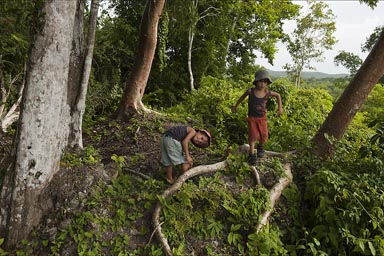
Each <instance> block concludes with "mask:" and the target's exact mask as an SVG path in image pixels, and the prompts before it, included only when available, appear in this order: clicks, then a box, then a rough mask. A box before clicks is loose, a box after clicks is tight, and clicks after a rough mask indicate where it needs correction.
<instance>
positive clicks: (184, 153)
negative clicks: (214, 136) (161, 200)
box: [160, 126, 211, 184]
mask: <svg viewBox="0 0 384 256" xmlns="http://www.w3.org/2000/svg"><path fill="white" fill-rule="evenodd" d="M189 142H192V144H193V145H195V146H196V147H199V148H207V147H209V145H210V144H211V134H210V133H209V132H208V131H207V130H195V129H193V128H192V127H189V126H174V127H172V128H170V129H168V130H167V131H166V132H165V133H164V136H163V137H162V138H161V141H160V151H161V163H162V164H163V165H164V166H165V173H166V180H167V181H168V183H170V184H173V182H174V179H173V170H172V166H173V165H179V164H181V165H182V166H181V169H182V171H183V172H186V171H188V169H189V168H191V167H192V166H193V160H192V157H191V155H190V154H189V148H188V144H189Z"/></svg>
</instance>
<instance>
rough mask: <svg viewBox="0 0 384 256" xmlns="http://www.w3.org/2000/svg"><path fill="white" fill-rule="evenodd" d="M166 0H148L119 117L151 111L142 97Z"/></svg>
mask: <svg viewBox="0 0 384 256" xmlns="http://www.w3.org/2000/svg"><path fill="white" fill-rule="evenodd" d="M164 4H165V0H147V4H146V7H145V10H144V14H143V17H142V19H141V24H140V34H139V45H138V48H137V52H136V57H135V61H134V63H133V67H132V71H131V74H130V76H129V78H128V81H127V83H126V85H125V89H124V93H123V97H122V99H121V101H120V106H119V109H118V111H117V118H120V119H127V118H129V117H130V116H132V115H134V114H137V113H138V112H140V111H144V112H150V110H148V109H147V108H145V107H144V105H143V103H142V98H143V95H144V92H145V87H146V86H147V81H148V77H149V73H150V71H151V66H152V62H153V58H154V55H155V50H156V43H157V29H158V28H157V27H158V23H159V19H160V15H161V13H162V11H163V7H164Z"/></svg>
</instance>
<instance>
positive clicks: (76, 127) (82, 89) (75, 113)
mask: <svg viewBox="0 0 384 256" xmlns="http://www.w3.org/2000/svg"><path fill="white" fill-rule="evenodd" d="M98 10H99V0H92V2H91V8H90V15H89V22H88V33H87V47H86V50H85V56H84V57H83V56H82V54H80V57H81V64H82V66H81V68H82V69H81V70H82V72H81V73H80V75H81V78H80V79H81V80H80V86H79V85H78V84H76V83H75V84H74V87H75V88H76V87H78V88H79V89H78V90H73V92H74V93H75V95H76V96H74V98H76V102H75V103H74V104H73V105H74V106H75V107H74V108H73V110H72V111H71V112H72V125H73V130H72V132H71V133H70V135H71V136H70V137H69V144H70V145H71V146H72V147H73V146H79V147H80V148H83V137H82V132H83V131H82V130H83V129H82V125H83V116H84V112H85V99H86V95H87V89H88V81H89V76H90V74H91V67H92V57H93V49H94V46H95V33H96V22H97V13H98ZM76 16H77V17H82V15H76ZM79 24H80V23H79ZM82 32H83V31H79V34H78V37H77V38H82V34H83V33H82ZM81 48H82V47H81V44H79V49H81ZM76 73H78V72H76Z"/></svg>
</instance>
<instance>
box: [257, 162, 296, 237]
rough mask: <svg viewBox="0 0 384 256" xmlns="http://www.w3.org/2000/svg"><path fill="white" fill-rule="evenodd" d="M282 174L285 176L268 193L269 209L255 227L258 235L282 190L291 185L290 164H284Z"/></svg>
mask: <svg viewBox="0 0 384 256" xmlns="http://www.w3.org/2000/svg"><path fill="white" fill-rule="evenodd" d="M284 172H285V174H286V176H285V177H281V178H280V179H279V181H278V182H277V183H276V184H275V185H274V186H273V187H272V189H271V190H270V191H269V201H270V203H271V209H270V210H267V211H265V212H264V213H263V214H262V217H261V220H260V222H259V223H258V224H257V226H256V232H257V233H259V232H260V230H261V229H262V227H263V226H265V225H266V224H267V222H268V219H269V217H270V216H271V213H272V211H273V209H274V207H275V204H276V202H277V201H278V200H279V198H280V196H281V193H282V192H283V190H284V189H285V188H286V187H288V186H289V184H291V182H292V179H293V175H292V171H291V164H289V163H286V164H284Z"/></svg>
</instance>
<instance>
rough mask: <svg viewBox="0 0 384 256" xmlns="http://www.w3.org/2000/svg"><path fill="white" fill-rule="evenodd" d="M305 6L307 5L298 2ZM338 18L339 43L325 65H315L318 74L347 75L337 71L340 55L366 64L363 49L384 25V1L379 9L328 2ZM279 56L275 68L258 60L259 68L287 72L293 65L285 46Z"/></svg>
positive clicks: (342, 68)
mask: <svg viewBox="0 0 384 256" xmlns="http://www.w3.org/2000/svg"><path fill="white" fill-rule="evenodd" d="M294 2H295V3H300V4H302V5H305V4H306V2H305V1H294ZM324 2H326V3H327V4H328V5H329V7H330V8H331V9H332V11H333V13H334V15H335V16H336V32H335V37H336V39H337V40H338V43H337V44H336V45H335V46H334V48H333V50H332V51H326V52H325V54H324V56H325V58H326V59H325V61H324V62H323V63H312V65H313V66H315V67H316V69H317V71H319V72H324V73H347V72H348V71H347V70H346V69H345V68H344V67H340V66H339V67H336V66H335V65H334V63H333V59H334V57H335V56H336V55H337V54H338V52H339V51H341V50H344V51H347V52H352V53H354V54H357V55H359V56H360V58H362V59H363V60H364V59H365V57H366V56H367V55H368V53H363V52H362V51H361V45H362V44H363V43H364V42H365V41H366V39H367V38H368V37H369V35H370V34H371V33H372V32H373V30H374V29H375V28H376V27H378V26H383V25H384V15H383V14H384V1H379V2H378V4H377V6H376V8H375V9H373V10H372V9H371V8H370V7H369V6H367V5H366V4H360V3H359V1H324ZM292 26H293V23H292V22H287V24H286V26H285V27H284V29H285V30H286V31H292V30H293V28H292ZM278 47H279V52H278V53H277V54H276V56H275V60H274V65H273V66H271V65H270V64H269V63H268V62H267V60H266V59H263V58H260V59H257V64H258V65H262V66H265V67H266V68H268V69H272V70H283V68H282V66H283V65H284V64H286V63H289V62H290V60H291V58H290V56H289V54H288V53H287V51H286V49H285V47H284V46H283V45H282V44H278Z"/></svg>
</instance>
